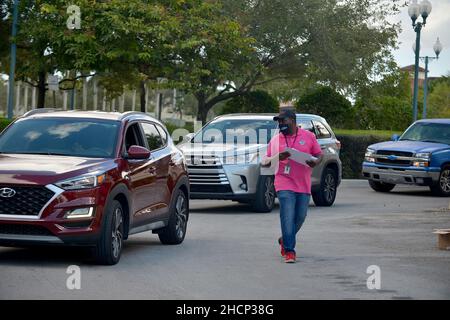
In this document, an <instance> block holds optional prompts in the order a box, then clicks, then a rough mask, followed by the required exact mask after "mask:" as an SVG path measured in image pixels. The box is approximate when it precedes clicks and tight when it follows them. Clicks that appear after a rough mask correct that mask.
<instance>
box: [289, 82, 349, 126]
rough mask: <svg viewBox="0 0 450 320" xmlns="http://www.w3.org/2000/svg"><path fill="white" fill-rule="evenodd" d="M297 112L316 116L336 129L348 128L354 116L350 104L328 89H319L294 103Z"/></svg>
mask: <svg viewBox="0 0 450 320" xmlns="http://www.w3.org/2000/svg"><path fill="white" fill-rule="evenodd" d="M296 108H297V111H299V112H302V113H311V114H317V115H320V116H322V117H324V118H325V119H327V121H328V122H329V123H330V124H331V125H332V126H333V127H337V128H349V124H351V123H352V122H353V118H354V114H353V109H352V104H351V103H350V101H348V100H347V99H346V98H345V97H344V96H342V95H341V94H339V93H337V92H336V91H335V90H334V89H332V88H330V87H319V88H317V89H315V90H313V91H312V92H310V93H308V94H305V95H304V96H303V97H301V98H300V99H299V100H298V101H297V102H296Z"/></svg>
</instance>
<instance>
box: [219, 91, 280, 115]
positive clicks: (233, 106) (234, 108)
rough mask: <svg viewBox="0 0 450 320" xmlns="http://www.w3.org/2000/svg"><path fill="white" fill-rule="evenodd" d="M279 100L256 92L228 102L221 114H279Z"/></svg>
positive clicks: (267, 94)
mask: <svg viewBox="0 0 450 320" xmlns="http://www.w3.org/2000/svg"><path fill="white" fill-rule="evenodd" d="M278 110H279V103H278V100H277V99H275V98H274V97H272V96H271V95H270V94H269V93H268V92H266V91H262V90H255V91H251V92H247V93H245V94H243V95H241V96H238V97H235V98H233V99H230V100H228V101H227V103H226V104H225V106H224V107H223V109H222V112H221V114H230V113H277V112H278Z"/></svg>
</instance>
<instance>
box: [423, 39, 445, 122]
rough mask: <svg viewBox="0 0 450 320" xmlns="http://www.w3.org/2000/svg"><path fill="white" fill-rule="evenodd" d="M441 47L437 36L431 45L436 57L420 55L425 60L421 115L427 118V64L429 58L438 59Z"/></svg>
mask: <svg viewBox="0 0 450 320" xmlns="http://www.w3.org/2000/svg"><path fill="white" fill-rule="evenodd" d="M442 48H443V47H442V44H441V42H440V41H439V38H437V41H436V43H435V44H434V46H433V50H434V53H435V54H436V57H429V56H426V57H421V59H422V60H425V82H424V84H423V116H422V118H423V119H426V118H427V95H428V64H429V62H430V60H431V61H433V60H437V59H439V55H440V54H441V52H442Z"/></svg>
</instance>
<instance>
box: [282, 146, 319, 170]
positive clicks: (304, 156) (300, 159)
mask: <svg viewBox="0 0 450 320" xmlns="http://www.w3.org/2000/svg"><path fill="white" fill-rule="evenodd" d="M285 151H287V152H289V153H290V154H291V156H290V157H289V159H291V160H293V161H295V162H297V163H300V164H303V165H305V166H307V165H308V164H307V163H306V161H316V160H317V158H316V157H313V156H312V155H310V154H309V153H304V152H300V151H298V150H296V149H292V148H286V150H285Z"/></svg>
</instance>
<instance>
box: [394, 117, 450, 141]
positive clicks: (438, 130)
mask: <svg viewBox="0 0 450 320" xmlns="http://www.w3.org/2000/svg"><path fill="white" fill-rule="evenodd" d="M402 140H410V141H422V142H435V143H444V144H450V124H445V123H426V122H419V123H416V124H415V125H413V126H412V127H411V128H409V129H408V130H407V131H406V132H405V133H404V134H403V136H402V137H401V138H400V141H402Z"/></svg>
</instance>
